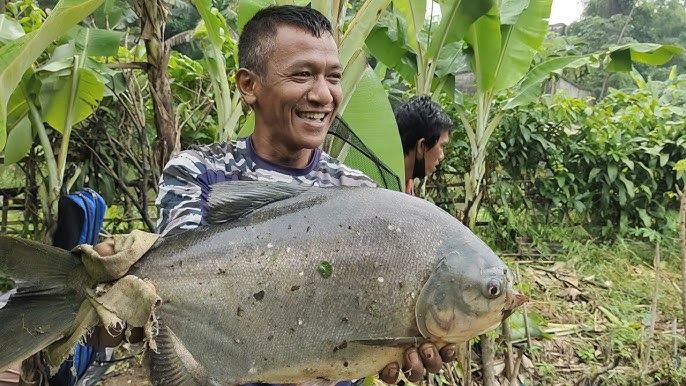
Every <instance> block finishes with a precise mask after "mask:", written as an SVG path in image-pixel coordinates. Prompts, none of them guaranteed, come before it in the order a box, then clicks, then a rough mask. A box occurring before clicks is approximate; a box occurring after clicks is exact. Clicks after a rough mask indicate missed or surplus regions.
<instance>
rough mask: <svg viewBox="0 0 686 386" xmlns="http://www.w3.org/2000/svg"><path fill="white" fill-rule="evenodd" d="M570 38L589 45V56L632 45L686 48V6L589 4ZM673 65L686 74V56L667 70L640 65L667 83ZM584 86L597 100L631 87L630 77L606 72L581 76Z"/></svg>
mask: <svg viewBox="0 0 686 386" xmlns="http://www.w3.org/2000/svg"><path fill="white" fill-rule="evenodd" d="M567 36H574V37H578V38H579V39H580V40H582V41H583V42H585V43H586V46H585V50H584V51H585V52H596V51H599V50H604V49H606V48H608V47H610V46H612V45H616V44H625V43H630V42H642V43H658V44H673V45H676V46H680V47H686V2H685V1H683V0H588V1H587V3H586V6H585V8H584V12H583V17H582V19H581V20H579V21H577V22H575V23H572V24H571V25H570V26H569V28H568V29H567ZM671 65H676V66H677V68H678V70H679V72H680V73H684V72H686V54H680V55H677V56H675V57H674V58H673V59H672V60H671V61H670V62H669V63H668V64H667V65H666V66H663V67H654V66H643V65H637V66H636V68H637V70H638V71H639V72H640V73H641V75H643V76H644V77H646V78H652V79H656V80H665V79H667V77H668V75H669V71H670V67H671ZM577 76H578V79H577V80H578V83H579V85H580V86H582V87H584V88H587V89H589V90H591V91H593V92H594V93H595V94H596V96H602V95H605V94H606V93H607V89H608V88H609V87H614V88H624V87H631V85H633V82H632V81H631V79H630V78H629V77H628V76H627V75H626V74H612V75H611V74H609V73H608V72H606V71H605V69H603V68H600V69H599V70H595V71H594V70H592V71H589V72H588V73H582V74H577Z"/></svg>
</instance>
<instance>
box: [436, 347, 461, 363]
mask: <svg viewBox="0 0 686 386" xmlns="http://www.w3.org/2000/svg"><path fill="white" fill-rule="evenodd" d="M439 352H440V354H441V359H443V362H446V363H450V362H452V361H454V360H455V357H456V356H457V345H455V344H448V345H445V346H443V348H441V350H440V351H439Z"/></svg>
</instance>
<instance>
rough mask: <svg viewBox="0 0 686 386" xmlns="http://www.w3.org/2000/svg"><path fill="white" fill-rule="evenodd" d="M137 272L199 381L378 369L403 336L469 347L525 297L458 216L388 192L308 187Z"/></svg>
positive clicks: (280, 379) (150, 260)
mask: <svg viewBox="0 0 686 386" xmlns="http://www.w3.org/2000/svg"><path fill="white" fill-rule="evenodd" d="M229 197H230V195H229ZM329 267H330V268H329ZM132 273H133V274H135V275H137V276H139V277H141V278H146V279H149V280H151V281H152V282H153V283H154V284H155V286H156V287H157V290H158V294H159V296H160V297H161V298H162V299H163V303H162V305H161V306H160V307H159V309H158V310H157V315H158V316H159V318H160V319H161V321H162V322H163V324H164V325H165V326H166V327H167V328H168V329H169V331H171V335H172V336H173V338H172V339H171V340H172V341H174V342H175V344H174V346H175V347H177V348H178V349H177V350H176V351H177V353H178V354H179V355H180V357H182V358H184V359H183V361H184V362H183V363H184V366H186V368H188V369H190V370H189V371H190V373H191V375H192V376H193V378H196V379H208V380H210V381H211V382H214V383H218V384H224V383H226V384H242V383H248V382H268V383H291V382H301V381H306V380H311V379H326V380H342V379H354V378H359V377H362V376H365V375H369V374H373V373H375V372H378V371H379V370H380V369H381V368H382V367H383V366H385V365H386V364H388V363H391V362H393V361H400V360H401V359H402V351H403V350H404V347H403V346H402V345H398V346H394V345H393V344H392V342H393V341H398V340H400V341H404V342H409V341H411V340H412V339H413V338H415V337H417V338H421V337H424V338H428V339H430V340H433V341H436V342H438V343H439V344H440V343H446V342H465V341H467V340H468V339H471V338H473V337H475V336H477V335H478V334H481V333H483V332H485V331H487V330H489V329H491V328H493V327H495V326H496V325H498V324H499V323H500V321H501V320H502V317H503V312H504V311H505V310H506V309H508V307H509V308H512V302H513V297H514V296H515V294H514V293H513V291H512V279H511V274H510V272H509V270H508V268H507V267H506V266H505V264H504V263H503V262H502V261H501V260H500V259H499V258H498V257H497V256H496V255H495V254H494V253H493V252H492V250H491V249H490V248H488V247H487V246H486V245H485V244H484V243H483V242H482V241H481V240H479V239H478V238H477V237H476V236H475V235H474V234H473V233H472V232H471V231H469V230H468V229H467V228H466V227H464V226H463V225H462V224H461V223H460V222H458V221H457V220H456V219H455V218H453V217H451V216H450V215H448V214H447V213H445V212H444V211H442V210H440V209H439V208H437V207H436V206H434V205H433V204H430V203H428V202H426V201H424V200H420V199H417V198H415V197H410V196H408V195H405V194H401V193H397V192H391V191H387V190H381V189H364V188H343V189H315V190H307V191H304V192H302V193H300V194H297V195H295V196H294V197H292V198H287V199H284V200H282V201H278V202H275V203H272V204H270V205H268V206H265V207H262V208H260V209H257V210H256V211H254V212H253V213H251V214H250V215H249V216H247V217H246V218H243V219H239V220H237V221H232V222H229V223H226V224H223V225H214V226H211V227H206V228H203V229H198V230H196V231H192V232H186V233H183V234H181V235H179V236H176V237H172V238H169V239H167V240H165V241H164V242H163V243H162V245H160V246H159V247H158V248H156V249H155V250H153V251H152V252H150V253H149V254H148V255H146V257H145V258H144V259H142V261H141V263H140V265H139V266H138V267H136V269H135V270H134V271H133V272H132ZM329 275H330V276H329ZM406 338H410V339H406Z"/></svg>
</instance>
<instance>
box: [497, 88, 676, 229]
mask: <svg viewBox="0 0 686 386" xmlns="http://www.w3.org/2000/svg"><path fill="white" fill-rule="evenodd" d="M685 120H686V111H685V110H684V109H683V108H680V107H675V106H671V105H663V104H660V102H659V98H657V97H655V96H654V95H652V94H651V93H648V92H645V91H637V92H634V93H625V92H622V91H618V90H613V91H611V93H610V95H608V96H607V97H606V98H605V99H604V100H602V101H601V102H599V103H598V104H596V105H595V106H593V107H590V106H587V105H586V104H585V103H583V102H582V101H579V100H573V99H562V98H554V99H553V100H548V101H545V102H543V103H542V104H540V105H538V106H536V107H535V108H532V109H527V110H526V111H519V113H518V114H516V115H512V116H509V117H506V118H505V119H503V122H502V124H501V128H500V129H501V130H504V133H507V135H502V134H501V138H502V139H501V143H500V146H499V148H498V152H499V153H500V155H499V158H500V160H501V161H500V162H501V163H500V166H501V167H502V168H503V172H504V175H507V176H509V178H511V179H513V180H514V181H520V182H523V183H524V184H525V185H524V186H526V188H525V189H526V190H528V191H524V192H521V193H522V195H521V196H520V197H521V198H522V201H521V202H520V203H518V204H517V203H515V202H513V200H511V199H510V200H507V201H502V202H503V203H506V205H507V206H510V207H512V208H527V209H533V208H535V207H539V208H545V209H544V211H545V212H547V213H548V215H549V216H550V215H553V216H556V217H557V218H558V219H560V220H570V221H573V222H575V223H581V224H584V223H585V224H587V225H589V226H592V227H598V228H602V229H603V231H602V234H604V235H613V234H620V235H621V234H625V233H626V232H627V231H628V230H629V229H631V228H643V227H645V228H654V229H657V230H661V229H662V227H663V226H664V225H665V223H664V222H661V221H655V220H654V219H660V218H664V216H665V213H666V211H667V210H668V209H669V208H673V206H674V203H673V201H672V200H671V198H670V197H669V194H668V193H669V192H671V191H673V187H674V184H675V182H676V178H677V176H676V173H675V171H674V170H672V168H673V167H674V166H675V165H676V162H677V161H678V160H680V159H681V158H683V157H684V156H686V132H684V131H683V130H682V129H681V128H682V127H683V123H684V122H685ZM496 181H497V179H496V180H495V181H494V182H496ZM493 186H494V193H495V192H498V191H501V192H502V191H503V189H506V188H505V187H503V188H500V187H498V186H497V185H495V184H494V185H493ZM501 194H502V193H501ZM511 197H517V196H516V195H515V196H511ZM525 197H526V198H525ZM528 200H531V201H528Z"/></svg>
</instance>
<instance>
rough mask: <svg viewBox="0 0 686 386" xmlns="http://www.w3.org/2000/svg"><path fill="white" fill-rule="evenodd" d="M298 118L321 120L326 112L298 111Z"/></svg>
mask: <svg viewBox="0 0 686 386" xmlns="http://www.w3.org/2000/svg"><path fill="white" fill-rule="evenodd" d="M297 114H298V116H299V117H300V118H303V119H309V120H313V121H319V122H323V121H324V118H326V116H327V115H328V114H327V113H311V112H298V113H297Z"/></svg>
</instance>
